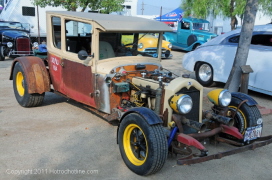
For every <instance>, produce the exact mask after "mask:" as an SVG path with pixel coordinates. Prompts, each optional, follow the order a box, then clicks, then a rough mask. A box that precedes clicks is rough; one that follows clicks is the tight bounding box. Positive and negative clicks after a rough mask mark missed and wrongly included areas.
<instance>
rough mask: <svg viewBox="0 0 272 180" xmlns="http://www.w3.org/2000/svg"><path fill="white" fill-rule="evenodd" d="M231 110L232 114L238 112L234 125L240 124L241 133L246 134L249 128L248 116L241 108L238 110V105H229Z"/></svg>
mask: <svg viewBox="0 0 272 180" xmlns="http://www.w3.org/2000/svg"><path fill="white" fill-rule="evenodd" d="M229 108H230V110H231V111H232V113H231V114H232V115H233V114H235V113H236V115H235V116H234V117H233V119H234V123H235V124H234V126H236V127H237V126H238V127H237V128H238V129H239V131H240V133H241V134H243V135H244V133H245V130H246V128H247V121H246V116H245V114H244V113H243V111H241V109H238V111H237V107H235V106H229Z"/></svg>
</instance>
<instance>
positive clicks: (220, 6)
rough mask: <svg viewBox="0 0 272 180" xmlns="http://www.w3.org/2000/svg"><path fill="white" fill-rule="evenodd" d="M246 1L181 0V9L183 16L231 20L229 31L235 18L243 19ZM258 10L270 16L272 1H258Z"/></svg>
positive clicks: (233, 24) (271, 14) (232, 27)
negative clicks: (210, 16)
mask: <svg viewBox="0 0 272 180" xmlns="http://www.w3.org/2000/svg"><path fill="white" fill-rule="evenodd" d="M246 3H247V0H183V1H182V4H181V7H182V9H183V10H184V12H185V16H189V15H193V16H194V17H197V18H204V19H205V18H207V16H209V15H211V14H212V15H213V16H214V17H216V16H219V15H220V16H222V17H225V18H230V19H231V23H230V25H231V29H232V30H233V29H234V28H235V24H236V23H237V17H240V18H241V19H242V18H243V14H244V12H245V7H246ZM258 10H260V11H262V12H263V13H264V14H266V15H270V16H272V1H271V0H259V5H258Z"/></svg>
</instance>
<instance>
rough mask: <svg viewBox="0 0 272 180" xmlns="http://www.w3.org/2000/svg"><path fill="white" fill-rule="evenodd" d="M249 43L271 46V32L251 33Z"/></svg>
mask: <svg viewBox="0 0 272 180" xmlns="http://www.w3.org/2000/svg"><path fill="white" fill-rule="evenodd" d="M251 44H254V45H262V46H272V34H271V35H270V34H257V35H253V36H252V39H251Z"/></svg>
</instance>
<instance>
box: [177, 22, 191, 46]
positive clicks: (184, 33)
mask: <svg viewBox="0 0 272 180" xmlns="http://www.w3.org/2000/svg"><path fill="white" fill-rule="evenodd" d="M178 28H179V29H178V37H177V39H178V43H179V44H181V45H184V46H185V45H186V46H187V39H188V37H189V35H190V34H191V28H192V27H191V24H190V23H189V22H180V23H179V27H178Z"/></svg>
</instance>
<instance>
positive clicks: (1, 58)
mask: <svg viewBox="0 0 272 180" xmlns="http://www.w3.org/2000/svg"><path fill="white" fill-rule="evenodd" d="M4 60H5V53H4V46H0V61H4Z"/></svg>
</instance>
